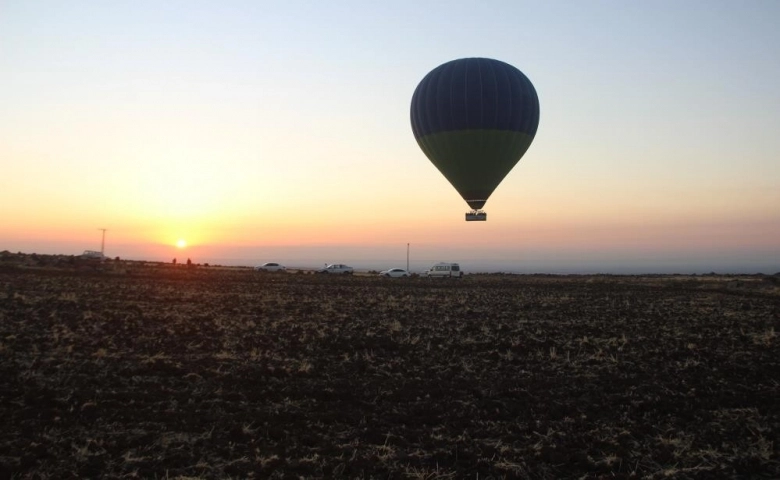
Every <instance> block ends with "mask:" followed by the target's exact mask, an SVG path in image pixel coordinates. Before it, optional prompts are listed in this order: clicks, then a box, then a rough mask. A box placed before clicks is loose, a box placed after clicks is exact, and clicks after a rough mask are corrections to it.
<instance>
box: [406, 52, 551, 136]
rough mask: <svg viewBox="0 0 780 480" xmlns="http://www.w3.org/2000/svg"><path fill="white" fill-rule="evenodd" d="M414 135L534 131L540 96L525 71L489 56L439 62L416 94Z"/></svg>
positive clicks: (413, 117)
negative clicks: (454, 132) (472, 131)
mask: <svg viewBox="0 0 780 480" xmlns="http://www.w3.org/2000/svg"><path fill="white" fill-rule="evenodd" d="M411 120H412V130H413V131H414V136H415V138H418V139H419V138H420V137H424V136H426V135H429V134H433V133H442V132H452V131H458V130H503V131H513V132H520V133H525V134H528V135H531V136H532V137H533V136H534V135H535V134H536V129H537V127H538V126H539V98H538V97H537V95H536V90H535V89H534V86H533V85H532V84H531V81H530V80H528V77H526V76H525V75H523V72H521V71H520V70H518V69H517V68H515V67H513V66H512V65H509V64H508V63H504V62H501V61H499V60H493V59H490V58H461V59H459V60H453V61H451V62H447V63H445V64H443V65H440V66H438V67H436V68H435V69H433V70H432V71H431V72H430V73H428V75H426V76H425V78H423V79H422V81H421V82H420V84H419V85H418V86H417V89H416V90H415V91H414V95H413V96H412V107H411Z"/></svg>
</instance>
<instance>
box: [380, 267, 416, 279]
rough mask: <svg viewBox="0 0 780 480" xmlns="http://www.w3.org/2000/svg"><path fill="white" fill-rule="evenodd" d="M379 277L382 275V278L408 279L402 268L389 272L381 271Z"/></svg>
mask: <svg viewBox="0 0 780 480" xmlns="http://www.w3.org/2000/svg"><path fill="white" fill-rule="evenodd" d="M379 275H382V276H383V277H393V278H398V277H408V276H409V272H407V271H406V270H404V269H403V268H391V269H389V270H382V271H381V272H379Z"/></svg>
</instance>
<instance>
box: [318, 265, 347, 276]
mask: <svg viewBox="0 0 780 480" xmlns="http://www.w3.org/2000/svg"><path fill="white" fill-rule="evenodd" d="M317 273H340V274H343V275H352V273H353V269H352V267H350V266H348V265H344V264H342V263H332V264H330V265H328V266H326V267H325V268H321V269H319V270H317Z"/></svg>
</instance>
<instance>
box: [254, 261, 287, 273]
mask: <svg viewBox="0 0 780 480" xmlns="http://www.w3.org/2000/svg"><path fill="white" fill-rule="evenodd" d="M255 270H256V271H258V272H284V271H286V270H287V267H285V266H284V265H280V264H278V263H274V262H268V263H264V264H262V265H258V266H256V267H255Z"/></svg>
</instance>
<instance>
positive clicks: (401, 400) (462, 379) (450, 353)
mask: <svg viewBox="0 0 780 480" xmlns="http://www.w3.org/2000/svg"><path fill="white" fill-rule="evenodd" d="M110 263H111V265H110V266H108V267H106V266H94V267H92V266H83V265H79V264H78V262H75V263H70V264H62V265H59V266H51V265H50V266H46V265H43V266H36V265H18V264H13V263H11V262H9V261H5V262H3V263H0V419H1V420H0V478H76V477H82V478H133V477H137V478H299V477H303V478H321V477H327V478H332V477H341V478H421V479H423V478H480V479H485V478H669V477H671V478H724V477H726V478H735V477H736V478H754V477H755V478H780V459H779V458H778V446H779V445H780V338H778V335H777V332H778V331H779V330H780V282H778V280H779V279H778V277H777V276H740V277H723V276H716V275H708V276H694V277H682V276H668V277H661V276H649V277H628V276H498V275H496V276H489V275H484V276H482V275H469V276H466V277H465V278H463V279H461V280H440V279H437V280H428V279H424V278H410V279H386V278H378V277H374V276H360V275H355V276H351V277H350V276H345V277H335V276H318V275H311V274H302V273H299V274H295V273H288V274H260V273H256V272H253V271H251V270H249V269H223V268H215V267H208V268H187V267H183V266H179V267H176V268H174V267H172V266H171V265H148V266H142V265H140V264H138V265H136V264H130V263H129V262H128V263H125V262H110Z"/></svg>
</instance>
